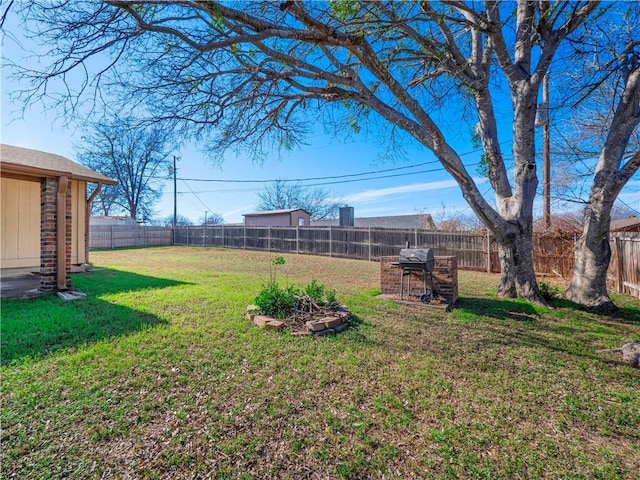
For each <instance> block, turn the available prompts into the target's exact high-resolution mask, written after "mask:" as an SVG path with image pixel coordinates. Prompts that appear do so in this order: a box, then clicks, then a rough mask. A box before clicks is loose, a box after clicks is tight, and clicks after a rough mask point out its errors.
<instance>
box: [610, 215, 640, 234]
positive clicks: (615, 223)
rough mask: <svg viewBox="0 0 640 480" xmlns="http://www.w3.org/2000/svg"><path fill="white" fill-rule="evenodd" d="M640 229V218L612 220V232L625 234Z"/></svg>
mask: <svg viewBox="0 0 640 480" xmlns="http://www.w3.org/2000/svg"><path fill="white" fill-rule="evenodd" d="M636 228H640V217H631V218H623V219H621V220H612V221H611V227H610V230H611V231H612V232H624V231H630V230H635V229H636Z"/></svg>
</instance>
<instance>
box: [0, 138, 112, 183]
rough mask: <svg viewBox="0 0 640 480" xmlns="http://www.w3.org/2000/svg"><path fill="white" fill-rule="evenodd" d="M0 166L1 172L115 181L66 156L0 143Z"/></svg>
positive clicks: (87, 180) (103, 181) (89, 180)
mask: <svg viewBox="0 0 640 480" xmlns="http://www.w3.org/2000/svg"><path fill="white" fill-rule="evenodd" d="M0 167H1V168H2V171H3V172H10V173H16V174H22V175H34V176H36V175H37V176H51V175H55V176H58V175H67V176H69V177H70V178H71V179H73V180H84V181H86V182H100V183H105V184H108V185H115V184H116V183H117V182H116V181H115V180H113V179H112V178H109V177H107V176H105V175H102V174H101V173H98V172H95V171H93V170H91V169H89V168H87V167H83V166H82V165H80V164H79V163H76V162H74V161H72V160H69V159H68V158H65V157H63V156H61V155H56V154H53V153H47V152H41V151H39V150H31V149H29V148H22V147H14V146H12V145H5V144H1V145H0Z"/></svg>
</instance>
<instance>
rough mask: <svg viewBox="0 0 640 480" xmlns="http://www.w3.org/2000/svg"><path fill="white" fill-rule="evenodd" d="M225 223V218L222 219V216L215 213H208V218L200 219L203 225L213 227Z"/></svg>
mask: <svg viewBox="0 0 640 480" xmlns="http://www.w3.org/2000/svg"><path fill="white" fill-rule="evenodd" d="M223 223H224V218H223V217H222V215H220V214H219V213H215V212H210V213H207V215H206V216H204V217H202V218H201V219H200V224H201V225H207V226H211V225H222V224H223Z"/></svg>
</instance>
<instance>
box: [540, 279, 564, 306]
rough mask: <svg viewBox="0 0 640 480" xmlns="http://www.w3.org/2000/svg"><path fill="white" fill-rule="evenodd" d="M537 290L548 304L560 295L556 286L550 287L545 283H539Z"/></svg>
mask: <svg viewBox="0 0 640 480" xmlns="http://www.w3.org/2000/svg"><path fill="white" fill-rule="evenodd" d="M538 288H539V289H540V293H541V294H542V297H543V298H544V299H545V300H546V301H548V302H549V301H551V300H553V299H554V298H558V297H559V296H560V293H561V292H560V287H558V286H556V285H551V284H549V283H547V282H539V283H538Z"/></svg>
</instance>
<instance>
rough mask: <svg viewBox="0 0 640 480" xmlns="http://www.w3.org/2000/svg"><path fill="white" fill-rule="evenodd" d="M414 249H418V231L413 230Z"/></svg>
mask: <svg viewBox="0 0 640 480" xmlns="http://www.w3.org/2000/svg"><path fill="white" fill-rule="evenodd" d="M413 248H418V229H417V228H414V229H413Z"/></svg>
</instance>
